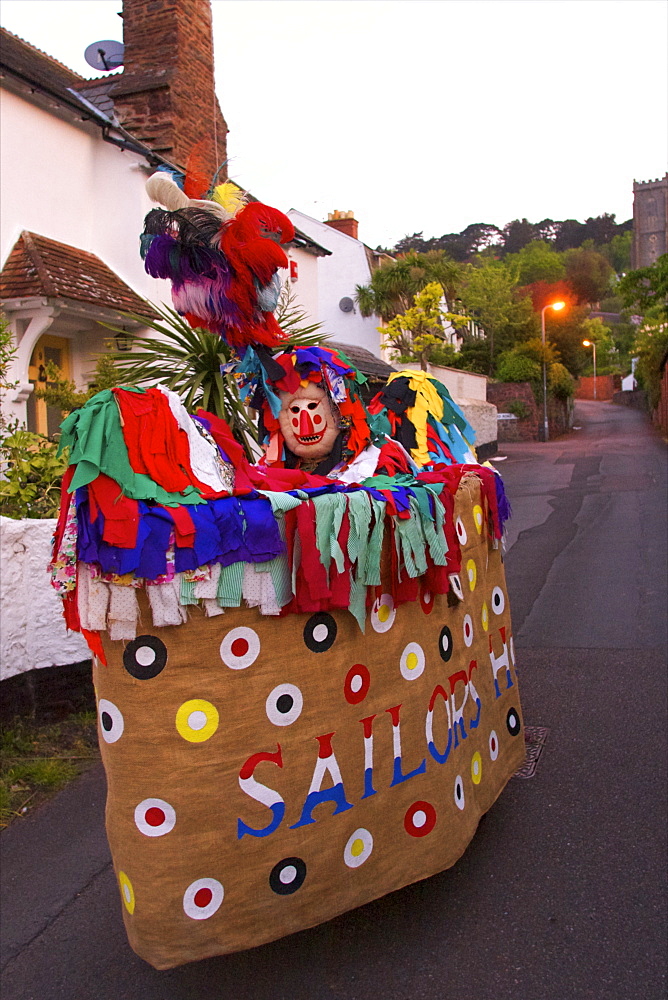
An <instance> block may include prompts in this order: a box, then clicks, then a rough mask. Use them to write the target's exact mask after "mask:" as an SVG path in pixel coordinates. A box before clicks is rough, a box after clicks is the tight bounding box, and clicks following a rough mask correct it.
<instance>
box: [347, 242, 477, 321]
mask: <svg viewBox="0 0 668 1000" xmlns="http://www.w3.org/2000/svg"><path fill="white" fill-rule="evenodd" d="M463 274H464V267H463V265H462V264H459V263H457V261H454V260H450V258H449V257H447V256H446V255H445V253H444V252H443V251H442V250H430V251H428V252H427V253H420V254H418V253H415V252H411V253H408V254H406V256H405V257H400V258H399V259H398V260H393V261H388V262H386V263H383V264H381V266H380V267H378V268H377V269H376V270H375V271H374V272H373V273H372V275H371V281H370V283H369V284H368V285H358V286H357V288H356V289H355V298H356V300H357V305H358V307H359V310H360V312H361V313H362V315H363V316H371V315H372V314H373V313H375V314H376V315H377V316H380V318H381V319H382V320H383V321H384V322H385V323H387V322H388V321H389V320H391V319H393V318H394V317H395V316H398V315H399V314H401V313H405V312H406V310H407V309H410V308H411V307H412V305H413V300H414V298H415V296H416V295H417V294H418V292H421V291H422V289H423V288H424V287H425V286H426V285H428V284H430V283H431V282H434V281H436V282H438V284H439V285H440V286H441V289H442V291H443V295H444V296H445V299H446V301H447V302H448V304H449V305H450V304H452V303H454V301H455V299H456V297H457V294H458V290H459V286H460V285H461V282H462V278H463Z"/></svg>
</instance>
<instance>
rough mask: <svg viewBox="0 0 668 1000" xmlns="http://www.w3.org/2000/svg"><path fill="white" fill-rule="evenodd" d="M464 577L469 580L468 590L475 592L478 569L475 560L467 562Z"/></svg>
mask: <svg viewBox="0 0 668 1000" xmlns="http://www.w3.org/2000/svg"><path fill="white" fill-rule="evenodd" d="M466 575H467V577H468V579H469V590H470V591H471V592H473V591H474V590H475V585H476V582H477V580H478V569H477V566H476V564H475V559H469V560H467V563H466Z"/></svg>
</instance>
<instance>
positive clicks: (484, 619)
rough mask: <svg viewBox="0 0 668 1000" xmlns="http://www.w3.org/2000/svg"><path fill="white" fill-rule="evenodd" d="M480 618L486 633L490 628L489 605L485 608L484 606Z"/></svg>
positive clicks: (484, 605)
mask: <svg viewBox="0 0 668 1000" xmlns="http://www.w3.org/2000/svg"><path fill="white" fill-rule="evenodd" d="M480 618H481V620H482V627H483V628H484V630H485V632H486V631H487V629H488V628H489V612H488V610H487V605H486V604H483V606H482V612H481V614H480Z"/></svg>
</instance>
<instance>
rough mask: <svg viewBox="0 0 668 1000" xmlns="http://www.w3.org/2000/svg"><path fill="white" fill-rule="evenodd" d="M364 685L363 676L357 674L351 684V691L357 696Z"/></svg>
mask: <svg viewBox="0 0 668 1000" xmlns="http://www.w3.org/2000/svg"><path fill="white" fill-rule="evenodd" d="M363 684H364V680H363V679H362V675H361V674H355V676H354V677H353V679H352V680H351V682H350V690H351V691H352V692H353V694H357V692H358V691H361V690H362V685H363Z"/></svg>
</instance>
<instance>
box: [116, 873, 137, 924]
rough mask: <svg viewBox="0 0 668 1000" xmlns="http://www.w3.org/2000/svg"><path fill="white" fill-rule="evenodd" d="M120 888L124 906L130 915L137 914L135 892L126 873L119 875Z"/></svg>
mask: <svg viewBox="0 0 668 1000" xmlns="http://www.w3.org/2000/svg"><path fill="white" fill-rule="evenodd" d="M118 887H119V889H120V891H121V899H122V900H123V906H124V907H125V909H126V910H127V911H128V913H130V914H133V913H134V912H135V891H134V889H133V888H132V882H131V881H130V879H129V878H128V877H127V875H126V874H125V872H121V871H119V873H118Z"/></svg>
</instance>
